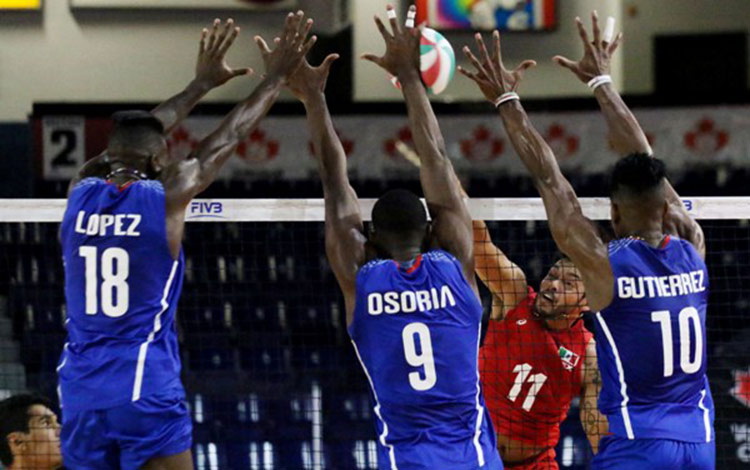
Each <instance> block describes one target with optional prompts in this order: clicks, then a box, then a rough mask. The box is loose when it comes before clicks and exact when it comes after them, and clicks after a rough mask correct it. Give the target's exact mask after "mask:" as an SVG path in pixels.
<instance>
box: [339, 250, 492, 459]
mask: <svg viewBox="0 0 750 470" xmlns="http://www.w3.org/2000/svg"><path fill="white" fill-rule="evenodd" d="M356 288H357V297H356V306H355V310H354V320H353V321H352V324H351V325H350V327H349V333H350V335H351V338H352V342H353V343H354V347H355V350H356V352H357V355H358V357H359V360H360V362H361V363H362V367H363V368H364V370H365V373H366V374H367V377H368V379H369V381H370V386H371V387H372V395H373V399H374V401H375V415H376V416H377V420H376V427H377V432H378V435H379V444H380V445H379V449H378V450H379V453H378V457H379V458H378V461H379V465H380V468H381V469H391V470H394V469H437V468H445V469H448V468H450V469H452V470H469V469H471V470H475V469H477V468H487V469H500V468H502V464H501V463H500V461H499V457H498V455H497V449H496V441H495V432H494V430H493V428H492V423H491V422H490V418H489V415H488V413H487V411H486V410H485V405H484V397H483V395H482V389H481V385H480V382H479V373H478V351H479V334H480V328H481V319H482V307H481V304H480V303H479V300H478V299H477V295H476V294H475V293H474V291H473V290H472V288H471V287H470V286H469V283H468V282H467V281H466V279H465V278H464V275H463V272H462V268H461V264H460V263H459V262H458V260H456V258H454V257H453V256H452V255H450V254H448V253H446V252H444V251H431V252H429V253H426V254H424V255H421V256H420V257H418V258H417V259H416V261H415V262H414V264H413V265H412V266H411V267H409V268H408V269H407V268H404V267H400V266H399V265H398V264H397V263H396V262H395V261H392V260H375V261H371V262H370V263H368V264H366V265H365V266H363V267H362V268H361V269H360V270H359V273H358V274H357V283H356Z"/></svg>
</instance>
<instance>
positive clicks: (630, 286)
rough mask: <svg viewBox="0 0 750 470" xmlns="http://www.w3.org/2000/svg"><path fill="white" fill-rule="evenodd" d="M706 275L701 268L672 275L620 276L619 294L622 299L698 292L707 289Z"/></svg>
mask: <svg viewBox="0 0 750 470" xmlns="http://www.w3.org/2000/svg"><path fill="white" fill-rule="evenodd" d="M704 277H705V276H704V273H703V271H700V270H699V271H691V272H689V273H680V274H672V275H671V276H658V277H657V276H641V277H619V278H617V296H618V297H619V298H621V299H642V298H644V297H649V298H653V297H676V296H678V295H688V294H696V293H698V292H703V291H704V290H706V286H705V284H704V281H705V279H704Z"/></svg>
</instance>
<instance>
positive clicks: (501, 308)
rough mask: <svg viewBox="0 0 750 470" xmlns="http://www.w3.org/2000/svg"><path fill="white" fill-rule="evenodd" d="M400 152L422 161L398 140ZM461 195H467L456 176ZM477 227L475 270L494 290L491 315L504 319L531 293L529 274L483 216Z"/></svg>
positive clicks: (417, 165)
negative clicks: (499, 243)
mask: <svg viewBox="0 0 750 470" xmlns="http://www.w3.org/2000/svg"><path fill="white" fill-rule="evenodd" d="M396 148H397V149H398V151H399V152H400V153H401V155H403V156H404V158H406V160H407V161H409V162H410V163H411V164H413V165H414V166H416V167H419V166H420V165H421V163H420V161H419V155H417V153H416V152H415V151H413V150H412V149H411V148H409V146H407V145H406V144H404V143H403V142H396ZM456 182H457V183H458V185H459V189H460V190H461V195H462V196H463V197H464V198H465V199H468V198H469V196H468V195H467V194H466V190H464V188H463V186H462V185H461V181H460V180H459V179H458V176H456ZM473 227H474V237H473V239H474V272H476V274H477V276H479V279H480V280H481V281H482V283H483V284H484V285H485V286H487V289H489V291H490V292H491V293H492V311H491V313H490V318H491V319H492V320H495V321H501V320H503V319H504V318H505V315H507V313H508V311H509V310H511V309H513V308H514V307H515V306H516V305H518V303H519V302H520V301H521V300H523V299H524V298H525V297H526V296H527V294H528V292H527V291H528V284H527V281H526V274H525V273H524V272H523V270H522V269H521V268H519V267H518V266H517V265H516V264H515V263H514V262H513V261H511V260H510V258H508V257H507V256H506V255H505V253H503V251H502V250H501V249H500V248H498V246H497V245H495V244H494V243H493V242H492V237H491V236H490V231H489V229H488V228H487V224H486V223H485V222H484V221H483V220H475V221H473Z"/></svg>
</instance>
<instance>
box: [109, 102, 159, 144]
mask: <svg viewBox="0 0 750 470" xmlns="http://www.w3.org/2000/svg"><path fill="white" fill-rule="evenodd" d="M112 121H113V122H114V128H113V129H112V133H111V134H110V135H109V145H108V146H109V148H110V149H111V148H113V147H114V148H118V149H138V150H145V149H150V148H151V147H152V146H153V145H155V144H156V142H157V140H156V139H155V136H163V135H164V125H163V124H162V122H161V121H160V120H158V119H157V118H156V116H154V115H153V114H151V113H149V112H148V111H140V110H128V111H118V112H116V113H114V114H113V115H112Z"/></svg>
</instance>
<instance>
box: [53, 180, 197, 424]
mask: <svg viewBox="0 0 750 470" xmlns="http://www.w3.org/2000/svg"><path fill="white" fill-rule="evenodd" d="M60 238H61V242H62V251H63V260H64V263H65V297H66V302H67V315H68V320H67V329H68V339H67V342H66V344H65V348H64V350H63V353H62V356H61V358H60V364H59V366H58V373H59V379H60V395H61V397H60V401H61V404H62V406H63V408H64V409H66V410H71V411H77V410H93V409H104V408H111V407H115V406H119V405H122V404H125V403H128V402H131V401H137V400H138V399H139V398H141V397H145V396H148V395H152V394H154V393H157V392H164V391H165V390H170V389H181V387H182V385H181V383H180V358H179V353H178V348H177V335H176V330H175V324H174V315H175V310H176V307H177V300H178V298H179V295H180V290H181V289H182V276H183V264H184V263H183V258H182V253H180V258H179V259H178V260H174V259H173V258H172V255H171V253H170V250H169V245H168V242H167V230H166V217H165V202H164V188H163V187H162V185H161V183H160V182H158V181H137V182H134V183H132V184H130V185H128V186H125V187H123V188H118V187H117V186H115V185H113V184H109V183H107V182H105V181H104V180H102V179H99V178H87V179H84V180H83V181H81V182H80V183H79V184H78V185H77V186H76V187H75V188H74V189H73V191H72V192H71V194H70V197H69V198H68V207H67V209H66V211H65V215H64V217H63V221H62V226H61V229H60Z"/></svg>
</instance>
